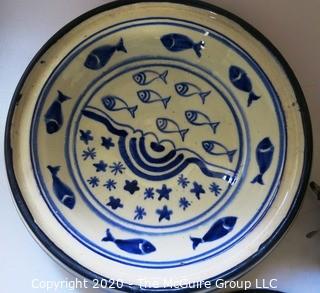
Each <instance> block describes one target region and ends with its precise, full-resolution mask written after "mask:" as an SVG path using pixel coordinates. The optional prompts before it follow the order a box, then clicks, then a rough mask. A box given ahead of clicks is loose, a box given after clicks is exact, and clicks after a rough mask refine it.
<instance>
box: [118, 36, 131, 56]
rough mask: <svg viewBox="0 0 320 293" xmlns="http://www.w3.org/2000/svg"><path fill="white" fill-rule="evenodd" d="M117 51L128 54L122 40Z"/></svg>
mask: <svg viewBox="0 0 320 293" xmlns="http://www.w3.org/2000/svg"><path fill="white" fill-rule="evenodd" d="M116 49H117V51H122V52H125V53H128V51H127V49H126V47H125V46H124V43H123V39H122V38H121V39H120V41H119V43H118V44H117V46H116Z"/></svg>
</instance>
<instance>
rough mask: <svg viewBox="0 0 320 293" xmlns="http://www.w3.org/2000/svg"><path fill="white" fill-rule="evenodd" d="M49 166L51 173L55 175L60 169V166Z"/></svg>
mask: <svg viewBox="0 0 320 293" xmlns="http://www.w3.org/2000/svg"><path fill="white" fill-rule="evenodd" d="M47 168H48V169H49V171H50V172H51V174H52V175H53V176H54V175H57V174H58V172H59V170H60V166H55V167H53V166H50V165H48V166H47Z"/></svg>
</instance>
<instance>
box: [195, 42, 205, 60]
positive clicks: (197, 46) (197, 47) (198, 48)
mask: <svg viewBox="0 0 320 293" xmlns="http://www.w3.org/2000/svg"><path fill="white" fill-rule="evenodd" d="M204 44H205V43H204V41H200V42H199V43H197V44H195V45H194V46H193V49H194V51H195V52H196V54H197V56H198V57H199V58H200V57H201V50H202V49H203V47H204Z"/></svg>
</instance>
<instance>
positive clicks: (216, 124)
mask: <svg viewBox="0 0 320 293" xmlns="http://www.w3.org/2000/svg"><path fill="white" fill-rule="evenodd" d="M219 125H220V122H212V123H210V126H211V128H212V130H213V133H214V134H215V133H216V132H217V127H218V126H219Z"/></svg>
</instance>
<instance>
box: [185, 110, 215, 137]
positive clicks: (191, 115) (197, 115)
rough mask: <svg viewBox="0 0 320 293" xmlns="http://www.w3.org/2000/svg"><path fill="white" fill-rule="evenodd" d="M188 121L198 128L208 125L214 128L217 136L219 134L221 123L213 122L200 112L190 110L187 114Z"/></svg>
mask: <svg viewBox="0 0 320 293" xmlns="http://www.w3.org/2000/svg"><path fill="white" fill-rule="evenodd" d="M185 116H186V119H187V120H188V122H189V123H190V124H192V125H196V126H202V125H208V126H210V127H211V128H212V131H213V133H214V134H215V133H216V132H217V127H218V126H219V124H220V122H212V121H211V120H210V118H209V117H208V116H207V115H206V114H204V113H202V112H200V111H195V110H188V111H186V112H185Z"/></svg>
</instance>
